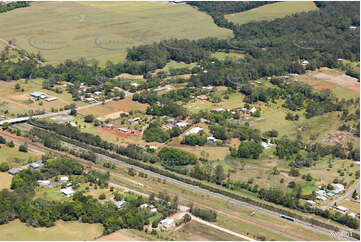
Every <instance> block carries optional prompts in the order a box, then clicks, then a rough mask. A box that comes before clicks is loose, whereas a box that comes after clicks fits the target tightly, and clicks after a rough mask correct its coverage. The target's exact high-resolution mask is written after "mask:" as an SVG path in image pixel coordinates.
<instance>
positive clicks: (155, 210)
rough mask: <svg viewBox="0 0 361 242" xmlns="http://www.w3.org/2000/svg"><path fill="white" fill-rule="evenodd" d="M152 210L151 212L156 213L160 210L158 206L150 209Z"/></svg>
mask: <svg viewBox="0 0 361 242" xmlns="http://www.w3.org/2000/svg"><path fill="white" fill-rule="evenodd" d="M150 212H151V213H156V212H158V210H157V209H156V208H152V209H151V210H150Z"/></svg>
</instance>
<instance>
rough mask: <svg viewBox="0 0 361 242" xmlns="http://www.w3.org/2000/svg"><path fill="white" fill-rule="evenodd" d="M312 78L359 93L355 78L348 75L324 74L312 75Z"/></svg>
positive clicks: (358, 84) (358, 85)
mask: <svg viewBox="0 0 361 242" xmlns="http://www.w3.org/2000/svg"><path fill="white" fill-rule="evenodd" d="M313 77H315V78H317V79H320V80H323V81H326V82H329V83H332V84H336V85H339V86H341V87H344V88H346V89H349V90H351V91H353V92H356V93H360V83H359V82H358V81H357V79H356V78H353V77H350V76H348V75H345V74H342V75H340V76H331V75H329V74H325V73H317V74H315V75H313Z"/></svg>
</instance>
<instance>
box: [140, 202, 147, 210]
mask: <svg viewBox="0 0 361 242" xmlns="http://www.w3.org/2000/svg"><path fill="white" fill-rule="evenodd" d="M147 207H148V203H144V204H142V205H140V208H141V209H146V208H147Z"/></svg>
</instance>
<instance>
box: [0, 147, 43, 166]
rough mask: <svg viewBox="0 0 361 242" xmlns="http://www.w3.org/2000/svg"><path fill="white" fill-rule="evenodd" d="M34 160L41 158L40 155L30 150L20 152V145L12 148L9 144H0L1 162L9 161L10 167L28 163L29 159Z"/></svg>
mask: <svg viewBox="0 0 361 242" xmlns="http://www.w3.org/2000/svg"><path fill="white" fill-rule="evenodd" d="M30 158H31V159H32V160H33V161H35V160H37V159H39V158H40V155H39V154H37V153H35V152H32V151H30V150H28V152H20V151H19V146H17V145H15V147H13V148H10V147H9V146H7V145H4V144H3V145H0V163H1V162H8V163H9V165H10V167H18V166H21V165H23V164H26V163H27V162H28V160H29V159H30Z"/></svg>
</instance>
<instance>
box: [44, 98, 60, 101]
mask: <svg viewBox="0 0 361 242" xmlns="http://www.w3.org/2000/svg"><path fill="white" fill-rule="evenodd" d="M57 99H58V98H57V97H48V98H47V99H45V100H46V101H47V102H52V101H55V100H57Z"/></svg>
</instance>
